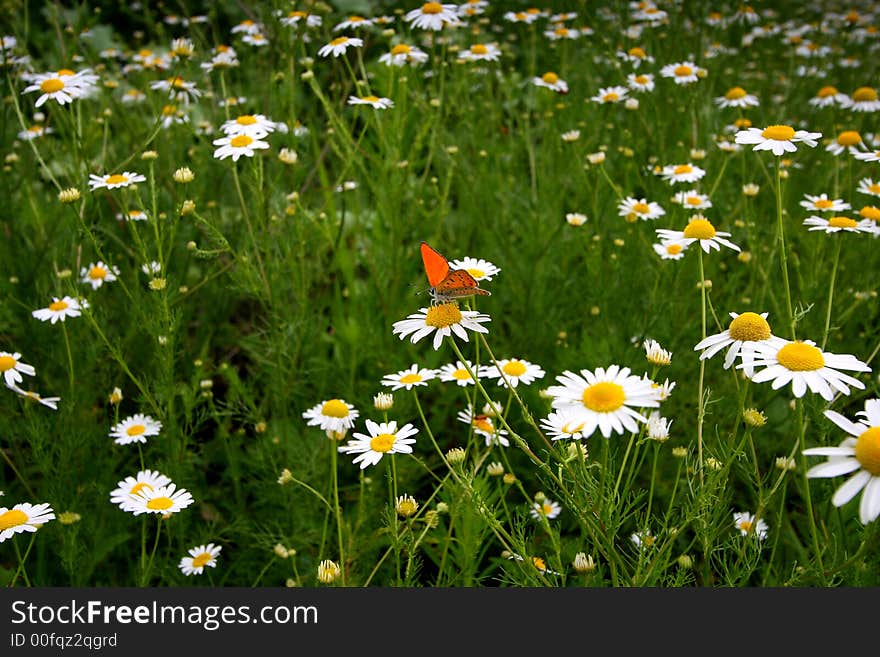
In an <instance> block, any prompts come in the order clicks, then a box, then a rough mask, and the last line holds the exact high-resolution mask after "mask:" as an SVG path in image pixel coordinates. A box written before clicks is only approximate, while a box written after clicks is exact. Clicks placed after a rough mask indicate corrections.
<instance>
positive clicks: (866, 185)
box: [856, 178, 880, 197]
mask: <svg viewBox="0 0 880 657" xmlns="http://www.w3.org/2000/svg"><path fill="white" fill-rule="evenodd" d="M856 191H857V192H858V193H859V194H868V195H869V196H877V197H880V182H874V180H872V179H871V178H862V179H861V180H860V181H859V186H858V188H857V189H856Z"/></svg>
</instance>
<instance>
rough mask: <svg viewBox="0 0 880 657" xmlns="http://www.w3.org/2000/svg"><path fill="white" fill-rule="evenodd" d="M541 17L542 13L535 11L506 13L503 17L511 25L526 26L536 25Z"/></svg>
mask: <svg viewBox="0 0 880 657" xmlns="http://www.w3.org/2000/svg"><path fill="white" fill-rule="evenodd" d="M540 17H541V14H540V12H534V11H506V12H504V15H503V18H504V20H506V21H510V22H511V23H525V24H526V25H529V24H531V23H534V22H535V21H536V20H538V18H540Z"/></svg>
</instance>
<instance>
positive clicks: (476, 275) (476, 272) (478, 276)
mask: <svg viewBox="0 0 880 657" xmlns="http://www.w3.org/2000/svg"><path fill="white" fill-rule="evenodd" d="M467 273H468V274H470V275H471V276H473V277H474V278H475V279H477V280H480V279H481V278H483V277H484V276H485V275H486V272H484V271H483V270H482V269H477V268H476V267H474V268H472V269H468V270H467Z"/></svg>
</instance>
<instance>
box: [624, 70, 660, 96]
mask: <svg viewBox="0 0 880 657" xmlns="http://www.w3.org/2000/svg"><path fill="white" fill-rule="evenodd" d="M626 84H627V86H628V87H629V88H630V89H632V90H633V91H638V92H645V91H654V76H653V75H651V74H650V73H639V74H638V75H636V74H635V73H629V74H627V76H626Z"/></svg>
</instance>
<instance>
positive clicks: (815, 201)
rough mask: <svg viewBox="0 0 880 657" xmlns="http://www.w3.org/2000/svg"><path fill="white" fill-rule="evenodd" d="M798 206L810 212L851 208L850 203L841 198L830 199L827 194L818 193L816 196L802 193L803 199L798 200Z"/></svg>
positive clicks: (837, 210)
mask: <svg viewBox="0 0 880 657" xmlns="http://www.w3.org/2000/svg"><path fill="white" fill-rule="evenodd" d="M800 206H801V207H802V208H806V209H807V210H809V211H810V212H843V211H844V210H849V209H850V208H851V206H850V204H849V203H847V202H845V201H844V200H843V199H840V198H835V199H830V198H828V195H827V194H819V195H818V196H815V195H811V194H804V200H803V201H801V202H800Z"/></svg>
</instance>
